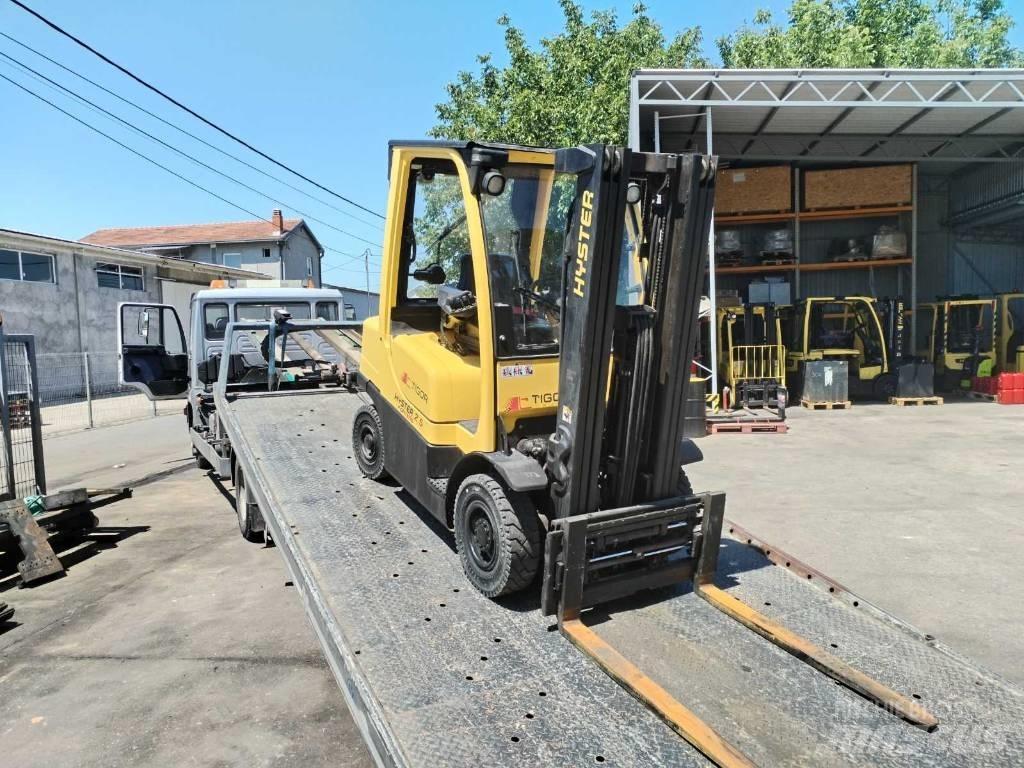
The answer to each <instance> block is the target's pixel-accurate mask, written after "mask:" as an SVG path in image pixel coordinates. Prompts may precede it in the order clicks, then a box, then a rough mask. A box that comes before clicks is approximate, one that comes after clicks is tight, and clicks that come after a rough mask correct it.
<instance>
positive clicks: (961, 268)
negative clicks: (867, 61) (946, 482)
mask: <svg viewBox="0 0 1024 768" xmlns="http://www.w3.org/2000/svg"><path fill="white" fill-rule="evenodd" d="M629 131H630V145H631V147H632V148H633V149H638V150H645V151H666V152H686V151H699V152H708V153H711V154H714V155H717V156H718V157H719V161H720V166H719V167H720V169H721V170H720V173H719V176H718V181H717V201H718V202H717V203H716V212H715V223H714V235H713V237H714V240H713V242H714V247H713V248H711V249H710V250H711V259H712V268H711V269H710V270H709V281H708V282H709V284H708V286H707V292H708V295H709V298H710V299H711V301H712V303H715V304H717V303H721V302H723V301H726V302H736V301H739V302H748V301H763V300H767V299H770V300H771V301H773V302H775V303H776V304H778V305H786V304H792V303H795V302H797V301H798V300H800V299H806V298H808V297H815V296H818V297H829V296H833V297H835V296H853V295H863V296H869V297H873V298H876V299H882V298H886V297H901V298H902V299H903V301H904V302H905V305H906V309H907V331H908V338H907V342H906V343H907V345H908V347H909V351H913V352H917V353H921V354H924V353H927V352H929V350H931V351H932V352H933V353H934V349H935V345H938V346H939V347H940V348H941V345H942V343H943V341H942V338H941V337H942V329H941V328H937V325H939V326H940V325H941V324H942V321H941V320H939V321H936V319H935V316H936V315H937V314H939V315H940V316H941V308H940V310H936V309H935V308H934V306H933V305H934V303H935V302H936V301H937V300H938V301H939V303H940V305H941V303H942V302H943V301H945V300H946V298H947V297H981V298H989V297H994V298H993V299H992V301H991V302H990V306H991V310H989V309H988V308H983V309H982V310H979V312H980V313H979V314H978V315H976V316H975V315H972V317H977V318H979V323H980V324H983V325H985V331H984V333H983V336H984V335H987V336H988V337H990V338H988V339H982V341H981V344H982V347H984V345H985V344H990V345H992V346H993V347H996V348H998V352H999V354H998V358H999V360H998V361H995V360H993V366H995V370H998V368H999V366H1002V367H1005V368H1007V369H1013V365H1014V363H1013V356H1014V348H1018V347H1024V339H1021V338H1020V333H1021V330H1024V296H1014V295H1012V294H1019V293H1020V292H1021V291H1022V290H1024V207H1022V206H1024V139H1022V137H1024V70H970V71H966V70H965V71H958V70H903V71H895V70H764V71H750V70H746V71H744V70H736V71H730V70H641V71H638V72H636V73H634V75H633V77H632V82H631V103H630V115H629ZM979 306H980V305H979ZM914 310H916V311H914ZM972 311H973V310H972ZM712 316H714V310H712ZM1015 318H1016V320H1015ZM972 322H973V321H972ZM1015 323H1016V329H1020V330H1015V327H1014V324H1015ZM715 325H716V324H715V323H712V328H711V333H712V334H715V333H716V329H715ZM715 348H716V347H715V345H714V344H712V345H711V350H712V352H711V354H712V355H715ZM996 356H997V355H996V351H995V350H994V351H993V357H996ZM718 368H719V366H718V365H717V360H716V361H715V364H712V365H711V366H710V369H713V370H712V371H710V372H711V373H712V375H713V376H714V377H715V378H716V379H717V373H718ZM716 383H717V382H716Z"/></svg>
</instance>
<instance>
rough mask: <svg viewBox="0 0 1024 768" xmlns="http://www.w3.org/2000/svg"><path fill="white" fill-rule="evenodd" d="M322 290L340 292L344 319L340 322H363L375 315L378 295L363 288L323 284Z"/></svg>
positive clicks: (378, 299)
mask: <svg viewBox="0 0 1024 768" xmlns="http://www.w3.org/2000/svg"><path fill="white" fill-rule="evenodd" d="M324 288H334V289H336V290H339V291H341V295H342V306H343V308H344V313H345V315H344V317H342V320H365V319H366V318H368V317H372V316H373V315H376V314H377V305H378V303H379V301H380V294H378V293H373V292H372V291H367V290H366V289H365V288H346V287H345V286H343V285H331V284H329V283H324Z"/></svg>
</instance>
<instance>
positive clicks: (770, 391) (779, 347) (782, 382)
mask: <svg viewBox="0 0 1024 768" xmlns="http://www.w3.org/2000/svg"><path fill="white" fill-rule="evenodd" d="M717 315H718V317H717V320H718V334H717V340H716V341H717V344H718V370H719V380H720V381H721V382H722V396H721V400H720V402H721V404H722V408H723V409H725V410H736V409H738V408H748V409H756V408H770V409H775V410H777V411H778V414H779V416H780V417H783V418H784V417H785V410H786V401H787V397H788V395H787V391H786V347H785V344H783V340H782V339H783V336H782V320H781V318H780V317H779V313H778V311H777V309H776V307H775V305H774V304H771V303H765V304H736V305H728V306H719V307H718V309H717Z"/></svg>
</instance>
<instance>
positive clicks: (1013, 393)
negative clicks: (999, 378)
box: [996, 389, 1024, 405]
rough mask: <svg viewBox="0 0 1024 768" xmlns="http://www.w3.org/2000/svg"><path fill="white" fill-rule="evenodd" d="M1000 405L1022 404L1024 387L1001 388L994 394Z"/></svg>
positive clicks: (1023, 402) (1023, 401)
mask: <svg viewBox="0 0 1024 768" xmlns="http://www.w3.org/2000/svg"><path fill="white" fill-rule="evenodd" d="M996 402H997V403H999V404H1001V405H1024V389H1003V390H1000V391H999V394H998V395H997V396H996Z"/></svg>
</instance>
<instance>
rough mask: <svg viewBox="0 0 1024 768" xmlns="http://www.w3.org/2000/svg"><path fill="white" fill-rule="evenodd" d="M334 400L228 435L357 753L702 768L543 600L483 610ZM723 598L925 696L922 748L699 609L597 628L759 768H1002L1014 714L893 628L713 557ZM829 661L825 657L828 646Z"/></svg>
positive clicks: (691, 599) (958, 668) (248, 421)
mask: <svg viewBox="0 0 1024 768" xmlns="http://www.w3.org/2000/svg"><path fill="white" fill-rule="evenodd" d="M358 405H359V401H358V399H357V398H356V397H354V396H352V395H349V394H346V393H344V392H340V391H337V392H317V393H306V394H288V395H265V396H259V397H247V398H239V399H238V400H237V401H236V402H235V403H233V404H231V405H230V406H229V408H228V412H224V413H223V416H224V417H225V426H226V428H227V430H228V433H229V435H230V437H231V440H232V444H233V445H234V447H235V450H236V453H237V454H238V456H239V461H240V463H241V466H242V467H243V469H244V470H247V471H248V472H249V475H248V480H249V486H250V488H251V490H252V491H253V493H254V494H255V496H256V498H257V501H258V502H259V503H260V506H261V509H262V510H263V513H264V516H265V518H266V519H267V524H268V526H269V527H270V529H271V531H272V532H273V535H274V538H275V540H276V542H277V544H278V547H279V548H280V550H281V553H282V555H283V556H284V557H285V560H286V562H287V563H288V566H289V568H290V569H291V571H292V574H293V576H294V578H295V585H296V587H298V588H299V590H300V592H301V593H302V595H303V598H304V600H305V602H306V606H307V610H308V613H309V616H310V618H311V620H312V622H313V625H314V627H315V628H316V631H317V632H318V634H319V635H320V638H321V642H322V644H323V647H324V650H325V654H326V655H327V658H328V661H329V662H330V664H331V666H332V668H333V670H334V672H335V675H336V676H337V678H338V681H339V684H340V685H341V688H342V691H343V693H344V694H345V697H346V699H347V701H348V703H349V706H350V708H351V709H352V712H353V715H354V717H355V719H356V721H357V723H358V724H359V725H360V727H361V729H362V730H363V733H364V736H365V737H366V739H367V743H368V744H369V745H370V748H371V750H372V751H373V752H374V754H375V756H376V758H377V760H378V762H380V763H381V764H382V765H399V766H405V765H409V766H430V767H431V768H434V767H439V766H481V765H528V766H539V765H558V766H589V765H609V766H641V765H642V766H649V765H658V766H662V765H664V766H682V767H686V766H702V765H708V763H707V761H706V760H705V759H704V758H703V757H702V756H701V755H699V754H698V753H696V752H695V751H694V750H693V749H692V748H690V747H689V746H688V745H687V744H686V743H685V742H684V741H683V740H682V739H681V738H679V737H678V736H677V735H675V734H674V733H673V732H672V731H671V730H670V729H669V728H668V727H667V726H666V725H664V724H663V723H662V722H661V721H660V720H659V719H658V717H657V716H655V715H654V714H652V713H651V712H650V711H649V710H647V709H646V708H645V707H644V706H643V705H642V704H640V703H639V702H637V701H636V700H635V699H633V698H632V697H631V696H630V695H629V694H628V693H627V692H626V691H625V690H623V689H622V688H620V687H618V686H617V685H616V684H615V683H614V682H613V681H612V680H611V679H610V678H609V677H607V676H606V675H605V674H604V673H603V672H602V671H601V670H600V669H599V668H598V667H597V666H596V665H595V664H594V663H592V662H591V661H590V660H589V659H587V658H586V657H584V656H583V655H582V654H580V653H579V652H578V651H576V650H575V649H574V648H573V647H572V646H571V645H570V643H569V642H568V641H567V640H565V639H564V638H563V637H562V636H561V635H560V634H559V633H558V632H557V631H556V630H555V629H554V627H553V626H552V625H551V623H550V622H549V621H548V620H547V619H545V618H544V617H542V616H541V615H540V614H539V611H538V610H537V604H538V603H537V598H536V597H533V596H531V597H530V598H520V599H518V600H512V601H508V600H506V601H503V602H499V603H495V602H491V601H489V600H487V599H485V598H483V597H482V596H480V595H479V594H478V593H476V592H475V591H474V590H473V589H472V588H471V587H470V586H469V584H468V582H467V581H466V579H465V577H464V575H463V573H462V569H461V567H460V565H459V561H458V557H457V555H456V554H455V552H454V550H453V544H452V538H451V537H450V536H449V535H448V533H447V532H446V531H444V530H443V529H441V528H440V527H439V526H437V525H435V524H434V522H433V520H432V519H431V518H430V517H429V515H428V513H427V512H426V511H425V510H423V509H422V508H420V507H419V506H418V505H417V504H416V503H415V502H414V501H413V500H412V499H411V497H409V495H408V494H406V493H405V492H404V491H403V490H402V489H401V488H400V487H397V486H388V485H381V484H378V483H374V482H371V481H368V480H365V479H364V478H362V476H361V475H360V474H359V471H358V469H357V467H356V465H355V462H354V461H352V460H351V450H350V442H351V436H350V432H351V424H352V414H353V413H354V411H355V408H356V407H357V406H358ZM719 572H720V574H722V578H721V580H720V585H721V586H722V587H725V588H728V589H729V590H730V591H731V592H733V593H734V594H736V595H737V596H738V597H740V598H741V599H743V600H745V601H747V602H748V603H750V604H751V605H753V606H754V607H756V608H758V609H759V610H761V611H763V612H764V613H766V614H767V615H769V616H771V617H773V618H776V619H779V620H781V621H783V622H785V623H786V624H788V625H789V626H790V627H791V628H792V629H794V630H796V631H798V632H800V633H802V634H804V635H805V636H806V637H808V638H809V639H811V640H813V641H815V642H817V643H819V644H820V645H822V646H824V647H825V648H826V649H829V650H831V651H832V652H833V653H835V654H837V655H839V656H840V657H842V658H843V659H844V660H846V661H849V662H851V663H853V664H855V665H856V666H858V667H859V668H861V669H862V670H863V671H865V672H867V673H869V674H871V675H873V676H875V677H876V678H877V679H879V680H880V681H882V682H883V683H886V684H888V685H891V686H893V687H894V688H896V689H897V690H899V691H902V692H904V693H907V694H917V695H919V696H920V697H921V701H922V703H923V704H924V705H925V706H926V707H927V708H928V709H929V710H930V711H931V712H933V713H934V714H936V715H938V717H939V719H940V726H939V729H938V731H936V732H935V733H931V734H928V733H925V732H923V731H920V730H918V729H916V728H914V727H913V726H911V725H908V724H907V723H904V722H902V721H900V720H898V719H896V718H894V717H893V716H891V715H890V714H888V713H886V712H884V711H882V710H880V709H878V708H877V707H874V706H873V705H871V704H869V703H868V702H867V701H865V700H863V699H861V698H859V697H858V696H856V695H855V694H853V693H851V692H849V691H848V690H847V689H845V688H842V687H840V686H838V685H836V684H835V683H833V682H832V681H831V680H829V679H828V678H826V677H825V676H824V675H821V674H820V673H818V672H816V671H814V670H813V669H811V668H810V667H808V666H806V665H804V664H802V663H801V662H799V661H798V660H796V659H794V658H793V657H791V656H789V655H787V654H785V653H784V652H783V651H781V650H779V649H778V648H776V647H775V646H773V645H771V644H770V643H768V642H767V641H765V640H763V639H761V638H760V637H758V636H757V635H755V634H754V633H752V632H750V631H749V630H747V629H745V628H743V627H742V626H740V625H739V624H737V623H736V622H734V621H732V620H731V619H729V618H727V617H726V616H724V615H723V614H721V613H719V612H718V611H717V610H715V609H714V608H713V607H712V606H710V605H708V604H706V603H705V602H704V601H702V600H701V599H699V598H698V597H697V596H695V595H694V594H692V593H691V592H689V591H685V590H680V591H678V592H676V593H672V594H666V593H665V592H662V593H660V594H658V595H656V596H654V597H653V598H652V599H650V600H648V601H646V602H644V603H640V602H638V601H635V600H634V601H633V602H632V603H630V604H629V605H616V606H609V607H607V608H608V610H607V614H605V615H599V614H596V613H595V614H594V615H592V616H591V617H590V618H589V623H591V624H592V625H593V626H594V628H595V630H596V631H597V632H598V633H599V634H600V635H601V636H602V637H604V638H605V639H606V640H608V641H609V642H610V643H612V645H614V646H615V647H616V648H617V649H618V650H619V651H621V652H622V653H623V654H624V655H626V656H627V657H629V658H630V659H631V660H633V661H634V662H635V663H637V664H638V666H639V667H640V668H641V669H643V670H644V671H645V672H647V673H648V674H649V675H651V677H653V678H654V679H655V680H656V681H657V682H659V683H660V684H661V685H662V686H664V687H665V688H666V689H668V690H669V692H670V693H672V694H674V695H675V696H676V697H677V698H678V699H679V700H680V701H681V702H682V703H684V704H685V705H686V706H687V707H690V708H691V709H693V710H694V711H695V712H696V714H698V715H699V716H700V717H702V718H704V719H705V720H706V721H707V722H708V723H709V724H710V725H711V726H712V727H714V728H716V729H717V730H718V731H719V733H721V734H722V735H723V736H724V737H725V738H726V739H728V740H729V741H731V742H733V743H734V744H735V745H736V746H738V747H739V748H740V749H741V750H743V751H744V752H746V753H747V754H748V755H749V756H750V757H751V758H752V759H754V761H755V762H757V763H758V764H759V765H762V766H798V765H799V766H807V765H830V766H831V765H837V766H848V765H851V766H852V765H857V766H861V765H864V766H867V765H894V766H895V765H901V766H902V765H915V766H940V765H941V766H968V765H969V766H990V765H991V766H996V765H999V766H1004V765H1011V764H1015V763H1017V762H1019V761H1020V760H1021V759H1022V755H1024V728H1022V725H1021V723H1024V695H1022V693H1021V692H1020V691H1017V690H1016V689H1013V688H1012V687H1010V686H1009V685H1008V684H1007V683H1005V682H1003V681H1001V680H999V679H997V678H995V677H994V676H993V675H991V674H989V673H986V672H983V671H981V670H978V669H976V668H975V667H974V666H973V665H971V664H970V663H968V662H966V661H963V660H962V659H959V658H957V657H956V656H954V655H952V654H950V653H948V652H946V651H945V650H943V649H941V648H937V647H933V646H932V645H930V644H928V643H927V642H925V641H923V640H922V639H920V638H919V637H917V636H915V635H914V634H913V633H911V632H909V631H907V630H906V629H904V628H901V627H900V626H899V625H898V624H896V623H895V622H888V621H885V620H881V619H879V618H877V617H875V616H873V615H871V614H870V613H869V612H867V611H864V610H862V609H858V608H853V607H852V606H850V605H847V604H844V603H842V602H840V601H839V600H836V599H834V598H833V597H831V596H829V595H828V594H827V593H826V592H824V591H822V590H819V589H817V588H816V587H814V586H812V585H810V584H808V583H805V582H804V581H803V580H802V579H801V578H799V577H797V576H794V575H793V574H792V573H790V572H788V571H786V570H785V569H784V568H780V567H777V566H773V565H771V564H770V563H769V562H768V561H767V560H766V559H764V557H763V556H761V554H760V553H758V552H757V551H755V550H753V549H752V548H750V547H747V546H746V545H745V544H741V543H739V542H736V541H734V540H725V541H724V543H723V552H722V557H721V562H720V566H719ZM833 644H835V645H834V646H833Z"/></svg>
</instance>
